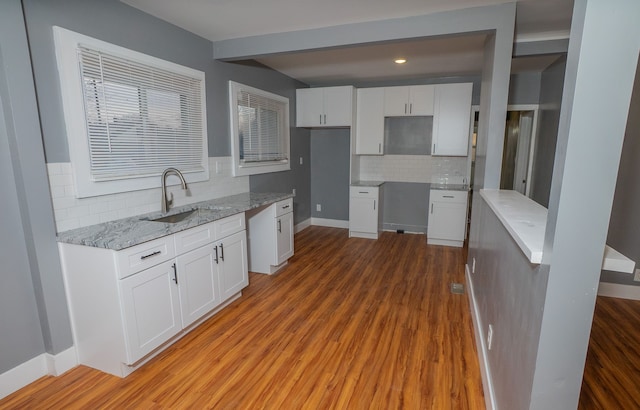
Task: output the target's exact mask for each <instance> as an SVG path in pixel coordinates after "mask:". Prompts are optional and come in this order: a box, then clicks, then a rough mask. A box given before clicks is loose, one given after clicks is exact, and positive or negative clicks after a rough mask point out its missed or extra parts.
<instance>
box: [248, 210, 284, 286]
mask: <svg viewBox="0 0 640 410" xmlns="http://www.w3.org/2000/svg"><path fill="white" fill-rule="evenodd" d="M293 231H294V226H293V199H292V198H289V199H285V200H282V201H279V202H276V203H275V204H272V205H269V206H266V207H262V208H258V209H255V210H252V211H248V212H247V233H248V236H249V245H248V248H249V270H250V271H251V272H258V273H266V274H269V275H271V274H274V273H276V272H277V271H279V270H280V269H281V268H282V267H284V266H285V265H286V264H287V263H288V259H289V258H290V257H291V256H293V254H294V243H293Z"/></svg>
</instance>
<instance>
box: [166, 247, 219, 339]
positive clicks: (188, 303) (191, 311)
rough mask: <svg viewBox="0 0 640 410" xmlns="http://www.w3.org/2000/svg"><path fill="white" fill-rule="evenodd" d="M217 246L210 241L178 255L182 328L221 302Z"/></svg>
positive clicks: (177, 265) (177, 267)
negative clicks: (216, 260)
mask: <svg viewBox="0 0 640 410" xmlns="http://www.w3.org/2000/svg"><path fill="white" fill-rule="evenodd" d="M214 259H215V252H214V245H213V244H208V245H205V246H203V247H201V248H198V249H196V250H193V251H191V252H187V253H186V254H184V255H180V256H178V258H176V270H177V277H178V289H179V291H180V307H181V312H182V314H181V317H182V327H187V326H189V325H190V324H191V323H193V322H195V321H196V320H198V319H200V318H201V317H202V316H204V315H205V314H206V313H208V312H210V311H211V310H212V309H213V308H215V307H216V306H217V305H219V304H220V302H221V300H220V290H219V289H218V280H217V267H216V266H215V260H214Z"/></svg>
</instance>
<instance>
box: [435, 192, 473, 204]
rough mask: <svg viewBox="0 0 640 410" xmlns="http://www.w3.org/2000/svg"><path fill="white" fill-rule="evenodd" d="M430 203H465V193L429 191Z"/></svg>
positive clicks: (466, 194)
mask: <svg viewBox="0 0 640 410" xmlns="http://www.w3.org/2000/svg"><path fill="white" fill-rule="evenodd" d="M429 195H430V202H456V203H458V202H462V203H465V202H467V196H468V193H467V191H442V190H431V191H430V192H429Z"/></svg>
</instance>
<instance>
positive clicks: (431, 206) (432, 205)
mask: <svg viewBox="0 0 640 410" xmlns="http://www.w3.org/2000/svg"><path fill="white" fill-rule="evenodd" d="M431 213H433V204H431Z"/></svg>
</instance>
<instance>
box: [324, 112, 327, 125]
mask: <svg viewBox="0 0 640 410" xmlns="http://www.w3.org/2000/svg"><path fill="white" fill-rule="evenodd" d="M324 125H327V114H325V115H324Z"/></svg>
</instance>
